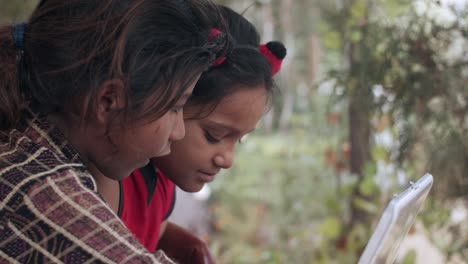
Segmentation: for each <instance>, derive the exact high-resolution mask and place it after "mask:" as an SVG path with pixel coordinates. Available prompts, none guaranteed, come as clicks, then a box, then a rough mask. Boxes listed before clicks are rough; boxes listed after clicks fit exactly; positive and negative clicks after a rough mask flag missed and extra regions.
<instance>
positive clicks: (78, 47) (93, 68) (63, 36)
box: [0, 0, 229, 131]
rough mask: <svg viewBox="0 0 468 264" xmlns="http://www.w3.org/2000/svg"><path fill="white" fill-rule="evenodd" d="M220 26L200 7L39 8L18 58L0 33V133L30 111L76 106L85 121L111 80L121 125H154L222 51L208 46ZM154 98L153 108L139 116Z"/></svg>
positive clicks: (131, 0)
mask: <svg viewBox="0 0 468 264" xmlns="http://www.w3.org/2000/svg"><path fill="white" fill-rule="evenodd" d="M220 21H222V19H221V16H220V15H219V10H218V9H217V7H216V6H215V5H214V4H212V3H210V2H209V1H206V0H95V1H91V0H87V1H84V0H67V1H63V0H47V1H45V0H43V1H41V2H40V4H39V5H38V6H37V7H36V9H35V11H34V12H33V14H32V15H31V17H30V19H29V21H28V22H27V23H26V30H25V34H24V50H19V49H17V48H16V47H15V45H14V40H13V38H12V31H13V30H14V27H13V25H7V26H3V27H0V131H8V130H10V129H12V128H13V127H14V126H15V124H17V122H18V121H19V120H20V119H21V111H22V110H23V109H24V108H25V107H28V106H31V105H34V106H35V108H34V109H35V110H37V111H39V112H40V113H44V114H48V113H51V112H69V111H71V110H70V109H73V106H76V105H80V106H82V107H84V108H85V110H86V113H90V112H92V111H94V107H95V106H96V102H95V100H94V99H95V95H96V94H97V92H98V90H99V87H101V85H102V84H103V83H104V82H105V81H107V80H113V79H118V80H121V81H122V83H123V84H124V91H123V92H124V94H126V97H125V98H126V104H125V107H124V109H122V110H121V111H120V113H124V115H123V116H125V119H126V120H124V121H125V122H127V121H131V120H139V119H143V118H151V119H157V118H159V117H160V116H162V115H163V114H164V113H166V112H167V111H168V110H169V109H170V108H172V107H174V105H175V103H176V102H177V101H178V100H179V98H180V96H181V95H182V94H183V93H184V91H185V90H186V88H187V86H188V85H189V84H190V83H192V82H193V81H195V80H196V79H197V78H198V76H199V75H200V74H201V73H202V72H203V71H205V70H206V69H207V68H208V67H209V66H210V65H211V64H212V62H213V60H214V59H215V57H216V54H218V55H219V54H220V50H227V49H226V48H224V47H223V48H221V49H220V48H219V42H220V41H212V40H209V38H208V36H209V30H210V28H212V25H214V24H216V25H217V27H221V30H222V31H225V30H224V27H223V24H222V23H221V25H220V24H219V23H220ZM223 38H225V35H224V36H223ZM228 41H229V40H228V38H225V41H223V43H224V44H223V45H227V44H228ZM216 45H218V47H217V46H216ZM152 95H158V97H157V98H158V99H157V102H155V103H154V104H153V105H152V106H153V107H152V108H151V109H149V110H146V111H144V109H142V106H143V105H144V102H145V101H146V100H148V98H151V96H152ZM152 98H154V96H153V97H152ZM86 116H87V115H86V114H84V116H82V118H86ZM122 122H123V121H122Z"/></svg>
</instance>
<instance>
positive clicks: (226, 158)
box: [214, 146, 234, 169]
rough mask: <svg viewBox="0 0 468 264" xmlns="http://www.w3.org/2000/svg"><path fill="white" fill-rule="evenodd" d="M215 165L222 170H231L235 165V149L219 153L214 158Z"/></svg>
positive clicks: (231, 148)
mask: <svg viewBox="0 0 468 264" xmlns="http://www.w3.org/2000/svg"><path fill="white" fill-rule="evenodd" d="M214 163H215V165H216V166H217V167H219V168H222V169H229V168H231V167H232V164H233V163H234V147H233V146H232V147H229V148H227V149H226V150H224V151H222V152H220V153H218V154H217V155H216V156H215V157H214Z"/></svg>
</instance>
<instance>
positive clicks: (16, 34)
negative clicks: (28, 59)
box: [12, 23, 26, 51]
mask: <svg viewBox="0 0 468 264" xmlns="http://www.w3.org/2000/svg"><path fill="white" fill-rule="evenodd" d="M25 30H26V23H20V24H18V25H16V26H14V28H13V33H12V34H13V42H14V44H15V47H16V48H17V49H19V50H21V51H24V31H25Z"/></svg>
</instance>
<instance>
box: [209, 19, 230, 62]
mask: <svg viewBox="0 0 468 264" xmlns="http://www.w3.org/2000/svg"><path fill="white" fill-rule="evenodd" d="M221 33H222V32H221V30H219V29H217V28H212V29H211V30H210V34H209V35H208V38H209V39H210V40H213V39H215V38H216V37H217V36H219V35H220V34H221ZM225 60H226V56H221V57H219V58H217V59H216V60H215V61H214V62H213V67H216V66H219V65H220V64H222V63H223V62H224V61H225Z"/></svg>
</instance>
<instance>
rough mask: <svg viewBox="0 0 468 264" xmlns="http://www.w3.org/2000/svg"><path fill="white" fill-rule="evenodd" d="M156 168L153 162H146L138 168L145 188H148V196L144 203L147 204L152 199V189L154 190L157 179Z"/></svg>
mask: <svg viewBox="0 0 468 264" xmlns="http://www.w3.org/2000/svg"><path fill="white" fill-rule="evenodd" d="M156 170H157V169H156V168H155V167H154V166H153V163H151V162H150V163H148V165H146V166H145V167H143V168H141V169H140V172H141V175H143V180H144V181H145V185H146V188H147V190H148V197H147V199H146V205H147V206H148V205H149V204H150V203H151V200H152V199H153V195H154V191H155V190H156V183H157V180H158V173H157V171H156Z"/></svg>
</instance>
